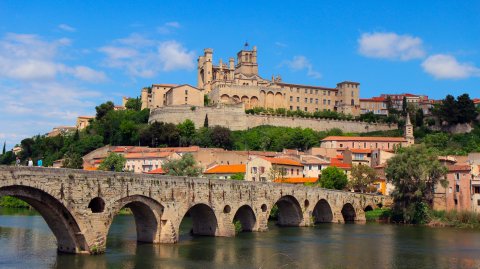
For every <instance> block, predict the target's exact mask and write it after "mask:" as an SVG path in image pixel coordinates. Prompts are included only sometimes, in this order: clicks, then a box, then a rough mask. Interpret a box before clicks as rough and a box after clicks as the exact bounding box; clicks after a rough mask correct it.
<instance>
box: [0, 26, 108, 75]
mask: <svg viewBox="0 0 480 269" xmlns="http://www.w3.org/2000/svg"><path fill="white" fill-rule="evenodd" d="M69 45H71V40H70V39H68V38H61V39H57V40H53V41H51V42H48V41H44V40H42V39H41V38H40V37H39V36H37V35H27V34H13V33H9V34H6V35H5V36H4V38H2V39H0V78H7V79H16V80H20V81H40V80H41V81H53V80H55V79H56V78H57V76H58V75H73V76H74V77H76V78H79V79H82V80H86V81H90V82H97V81H103V80H105V78H106V76H105V74H104V73H103V72H100V71H95V70H93V69H91V68H89V67H85V66H72V67H70V66H68V65H65V64H64V63H62V62H60V61H59V60H58V59H57V58H59V54H60V50H61V49H62V48H65V47H67V46H69ZM87 71H88V74H87Z"/></svg>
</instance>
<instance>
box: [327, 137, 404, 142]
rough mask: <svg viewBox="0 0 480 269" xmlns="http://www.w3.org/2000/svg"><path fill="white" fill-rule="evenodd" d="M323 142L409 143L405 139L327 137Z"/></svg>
mask: <svg viewBox="0 0 480 269" xmlns="http://www.w3.org/2000/svg"><path fill="white" fill-rule="evenodd" d="M322 141H369V142H374V141H379V142H407V140H406V139H405V138H404V137H384V136H327V137H325V138H324V139H323V140H322Z"/></svg>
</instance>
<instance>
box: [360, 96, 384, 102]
mask: <svg viewBox="0 0 480 269" xmlns="http://www.w3.org/2000/svg"><path fill="white" fill-rule="evenodd" d="M360 101H362V102H385V101H386V99H385V98H384V97H372V98H360Z"/></svg>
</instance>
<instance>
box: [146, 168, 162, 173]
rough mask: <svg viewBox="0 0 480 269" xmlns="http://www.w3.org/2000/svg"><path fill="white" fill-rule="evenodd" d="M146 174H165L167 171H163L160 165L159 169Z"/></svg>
mask: <svg viewBox="0 0 480 269" xmlns="http://www.w3.org/2000/svg"><path fill="white" fill-rule="evenodd" d="M145 174H165V171H163V169H162V168H161V167H159V168H157V169H153V170H152V171H150V172H146V173H145Z"/></svg>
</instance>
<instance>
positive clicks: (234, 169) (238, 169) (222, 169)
mask: <svg viewBox="0 0 480 269" xmlns="http://www.w3.org/2000/svg"><path fill="white" fill-rule="evenodd" d="M246 171H247V166H246V165H245V164H220V165H216V166H214V167H212V168H210V169H207V170H206V171H205V172H203V173H204V174H236V173H245V172H246Z"/></svg>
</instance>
